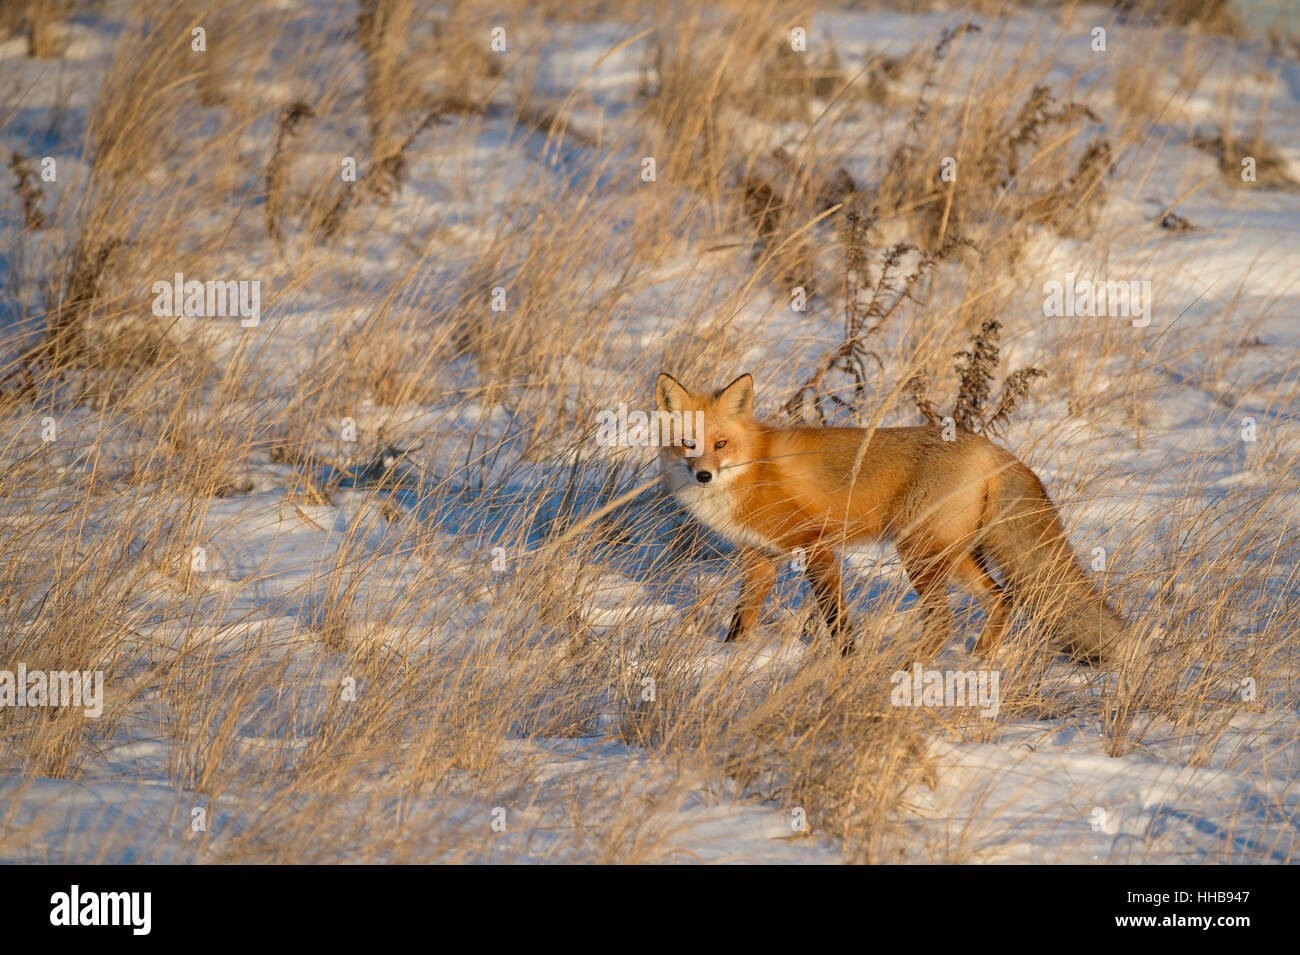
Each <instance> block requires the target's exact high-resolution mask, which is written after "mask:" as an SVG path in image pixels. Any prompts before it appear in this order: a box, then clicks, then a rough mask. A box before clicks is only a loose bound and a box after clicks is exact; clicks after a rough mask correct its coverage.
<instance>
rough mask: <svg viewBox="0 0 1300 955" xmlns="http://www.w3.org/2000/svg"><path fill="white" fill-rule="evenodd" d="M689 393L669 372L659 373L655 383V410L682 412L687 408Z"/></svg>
mask: <svg viewBox="0 0 1300 955" xmlns="http://www.w3.org/2000/svg"><path fill="white" fill-rule="evenodd" d="M688 397H689V392H687V390H686V389H685V388H683V387H682V383H681V382H680V381H678V380H677V379H676V378H674V377H673V376H672V375H670V374H668V373H667V372H660V373H659V380H658V381H656V382H655V408H656V409H657V410H660V411H680V410H681V409H682V408H684V407H685V406H686V399H687V398H688Z"/></svg>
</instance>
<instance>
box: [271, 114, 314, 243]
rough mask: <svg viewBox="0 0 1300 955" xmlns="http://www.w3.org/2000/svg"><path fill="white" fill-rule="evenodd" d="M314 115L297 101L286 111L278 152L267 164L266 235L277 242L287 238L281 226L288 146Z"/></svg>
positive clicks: (278, 140)
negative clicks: (286, 149)
mask: <svg viewBox="0 0 1300 955" xmlns="http://www.w3.org/2000/svg"><path fill="white" fill-rule="evenodd" d="M314 115H315V114H314V113H313V112H312V108H311V105H310V104H309V103H306V102H303V101H302V100H297V101H295V102H293V103H290V104H289V105H288V106H287V107H285V109H284V112H283V113H282V114H281V116H280V125H279V128H278V129H277V130H276V134H275V150H274V151H273V152H272V153H271V161H270V162H268V163H267V164H266V234H267V235H268V236H270V238H271V239H272V240H273V241H277V242H278V241H280V240H281V239H282V238H283V237H284V232H283V230H282V229H281V226H280V223H281V221H282V220H283V218H284V207H285V200H284V190H285V181H286V179H287V177H288V174H289V157H288V156H286V154H285V145H286V144H287V143H288V142H289V141H290V140H291V139H293V138H294V137H295V136H296V135H297V133H298V129H299V127H300V126H301V125H302V123H303V122H304V121H306V120H308V119H311V118H312V116H314Z"/></svg>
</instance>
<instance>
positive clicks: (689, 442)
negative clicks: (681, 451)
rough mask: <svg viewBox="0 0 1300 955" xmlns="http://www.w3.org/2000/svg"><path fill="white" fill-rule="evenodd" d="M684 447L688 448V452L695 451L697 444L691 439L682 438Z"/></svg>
mask: <svg viewBox="0 0 1300 955" xmlns="http://www.w3.org/2000/svg"><path fill="white" fill-rule="evenodd" d="M682 447H683V448H686V449H687V450H688V451H690V450H693V449H694V448H695V442H694V441H692V440H691V439H690V438H682Z"/></svg>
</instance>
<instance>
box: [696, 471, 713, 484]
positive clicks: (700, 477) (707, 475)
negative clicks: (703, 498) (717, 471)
mask: <svg viewBox="0 0 1300 955" xmlns="http://www.w3.org/2000/svg"><path fill="white" fill-rule="evenodd" d="M695 480H697V481H699V482H700V483H701V484H708V483H709V482H710V481H712V480H713V474H712V472H710V471H696V472H695Z"/></svg>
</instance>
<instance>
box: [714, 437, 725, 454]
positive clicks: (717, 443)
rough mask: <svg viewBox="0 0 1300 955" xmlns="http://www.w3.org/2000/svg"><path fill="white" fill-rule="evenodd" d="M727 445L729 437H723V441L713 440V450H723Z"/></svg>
mask: <svg viewBox="0 0 1300 955" xmlns="http://www.w3.org/2000/svg"><path fill="white" fill-rule="evenodd" d="M726 446H727V439H726V438H723V439H722V440H721V441H714V442H713V450H714V451H721V450H722V449H723V448H725V447H726Z"/></svg>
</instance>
